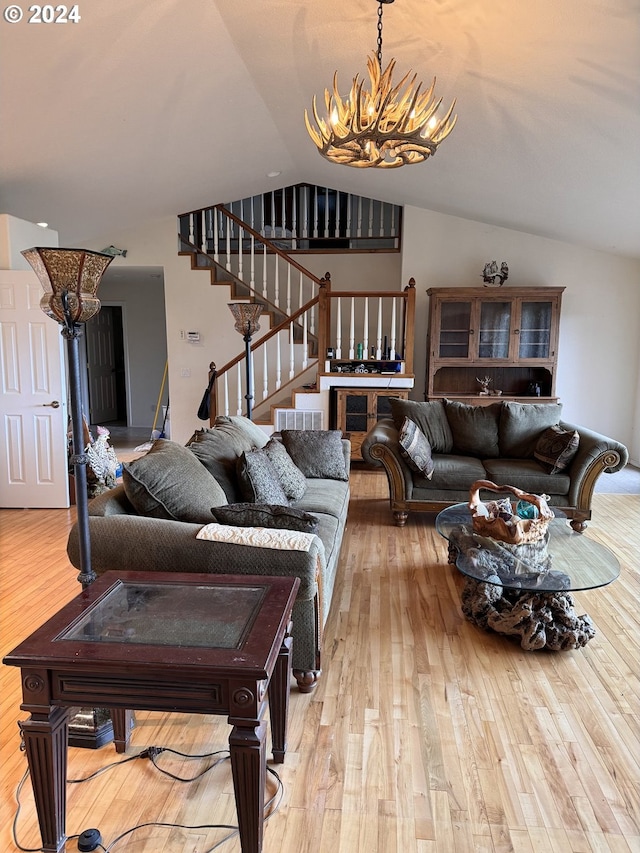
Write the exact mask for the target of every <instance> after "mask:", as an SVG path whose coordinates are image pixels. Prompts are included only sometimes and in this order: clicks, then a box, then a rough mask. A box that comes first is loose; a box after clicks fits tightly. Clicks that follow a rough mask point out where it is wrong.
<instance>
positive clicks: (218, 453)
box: [189, 424, 253, 503]
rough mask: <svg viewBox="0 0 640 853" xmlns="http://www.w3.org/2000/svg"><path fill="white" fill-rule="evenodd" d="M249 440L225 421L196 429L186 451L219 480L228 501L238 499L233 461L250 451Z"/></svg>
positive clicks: (234, 462)
mask: <svg viewBox="0 0 640 853" xmlns="http://www.w3.org/2000/svg"><path fill="white" fill-rule="evenodd" d="M252 447H253V443H252V442H251V440H250V439H249V438H248V437H247V435H246V433H243V432H242V431H241V430H239V429H238V428H237V427H236V426H234V425H233V424H225V425H220V426H217V427H214V428H213V429H204V430H202V431H198V432H196V434H195V436H194V437H193V438H192V439H191V441H190V443H189V450H190V451H191V453H193V454H194V456H196V457H197V458H198V459H199V460H200V462H201V463H202V464H203V465H204V467H205V468H206V469H207V470H208V471H209V473H210V474H211V475H212V476H213V477H214V479H216V480H217V481H218V483H220V485H221V486H222V488H223V489H224V493H225V495H226V496H227V502H228V503H235V502H236V501H237V500H238V498H239V486H238V477H237V474H236V461H237V459H238V457H239V456H240V454H241V453H244V452H245V451H246V450H251V449H252Z"/></svg>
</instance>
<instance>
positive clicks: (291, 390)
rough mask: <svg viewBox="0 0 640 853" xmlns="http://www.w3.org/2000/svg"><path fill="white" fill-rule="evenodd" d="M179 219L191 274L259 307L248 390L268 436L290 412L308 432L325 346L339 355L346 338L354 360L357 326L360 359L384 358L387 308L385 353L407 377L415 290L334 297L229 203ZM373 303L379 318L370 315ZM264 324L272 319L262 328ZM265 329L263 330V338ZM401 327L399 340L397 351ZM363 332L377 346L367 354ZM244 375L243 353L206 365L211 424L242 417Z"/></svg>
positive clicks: (326, 280)
mask: <svg viewBox="0 0 640 853" xmlns="http://www.w3.org/2000/svg"><path fill="white" fill-rule="evenodd" d="M179 223H180V225H179V241H180V243H179V246H180V248H179V254H180V255H184V256H188V257H189V258H190V263H191V268H192V270H199V271H204V272H207V273H208V274H209V276H210V281H211V284H212V285H214V286H220V285H222V286H227V287H229V293H230V297H231V299H232V300H238V301H242V300H247V301H251V302H258V303H260V304H261V305H262V306H263V308H262V314H261V317H260V324H261V331H260V333H259V334H260V337H259V339H257V340H255V341H253V342H252V343H251V347H250V351H251V358H252V368H253V369H252V371H251V373H252V374H253V388H252V389H251V391H252V396H253V420H255V421H256V422H258V423H261V424H262V425H264V427H265V430H266V431H267V432H271V431H274V430H277V428H278V424H277V420H276V416H278V417H279V418H280V420H282V418H283V417H284V418H285V420H286V419H287V418H288V414H285V415H284V416H283V415H282V412H283V411H284V412H285V413H287V412H289V413H294V414H293V415H292V416H293V418H294V420H296V421H299V420H302V421H303V422H304V425H305V426H308V425H309V423H310V422H311V423H312V422H313V418H309V417H308V416H307V415H298V414H295V413H300V412H302V413H304V412H313V411H314V409H313V400H310V399H309V397H310V395H314V394H316V395H317V394H318V376H319V375H321V374H323V373H324V372H325V356H326V354H327V351H328V350H329V349H330V348H332V349H333V350H334V353H335V355H336V358H338V359H341V358H342V354H343V347H342V339H343V337H344V338H345V339H346V338H348V346H346V347H345V348H344V350H345V352H344V355H345V357H347V358H351V359H355V358H356V349H355V329H356V327H357V328H358V329H359V332H358V338H359V339H362V340H363V341H364V352H363V356H364V358H363V361H367V360H368V359H369V358H370V356H371V357H372V356H373V355H376V354H377V357H378V359H379V358H380V357H381V355H382V349H381V348H382V342H383V334H382V328H383V315H384V314H385V310H384V308H383V305H384V304H386V305H387V307H388V306H389V305H391V308H389V310H388V311H387V312H386V313H387V317H386V321H385V325H384V328H385V335H384V340H385V341H387V340H389V341H391V348H390V351H393V355H394V357H395V356H396V352H398V353H399V354H400V355H401V357H402V359H403V361H404V363H405V370H407V362H408V363H409V372H411V373H412V353H413V315H414V308H415V290H414V289H413V286H412V284H410V286H409V287H408V288H406V289H405V291H390V292H389V291H386V292H384V293H381V292H378V291H374V292H369V293H366V292H353V293H352V292H349V293H332V291H331V277H330V274H329V273H328V272H327V273H326V274H325V276H324V277H323V278H321V279H320V278H318V277H317V276H315V275H314V274H313V273H312V272H310V271H309V270H308V269H306V268H305V267H304V266H303V265H302V264H300V263H299V262H298V261H297V260H296V259H295V258H293V257H291V255H290V254H289V253H288V252H286V251H285V250H284V249H283V248H281V245H280V243H281V241H277V242H276V241H274V240H272V239H270V238H268V237H267V236H266V235H265V233H263V232H264V230H265V229H264V228H262V231H258V230H257V229H256V228H254V227H252V225H251V224H250V223H248V222H246V221H244V220H243V219H241V218H240V217H239V216H238V215H236V214H235V213H234V212H233V211H232V210H230V209H229V208H228V206H226V205H215V206H213V207H210V208H206V209H202V210H199V211H192V212H190V213H187V214H182V215H181V216H180V217H179ZM398 300H400V310H399V311H398V310H397V308H398V306H397V302H398ZM370 301H371V305H372V306H376V307H377V313H376V311H375V309H374V310H371V311H370ZM333 305H335V306H336V308H335V310H332V306H333ZM345 305H346V306H347V308H346V310H345ZM263 318H264V319H265V320H267V321H268V322H265V323H263ZM345 320H346V326H347V327H348V331H347V329H346V328H345V322H344V321H345ZM265 326H268V330H267V331H266V332H264V333H263V331H262V329H263V328H264V327H265ZM387 327H388V328H387ZM398 330H400V333H401V338H400V339H398V344H397V346H396V338H397V331H398ZM387 332H388V334H387ZM407 333H408V334H409V335H410V337H411V340H410V342H409V340H408V339H407ZM369 336H371V338H372V340H374V341H375V346H373V347H372V348H371V351H370V348H369V345H368V339H369ZM246 373H247V371H246V363H245V352H244V350H243V351H242V352H240V353H239V354H238V355H237V356H235V357H234V358H233V359H231V360H230V361H229V362H227V363H226V364H224V365H223V366H222V367H217V366H216V365H215V364H214V363H213V362H212V363H211V365H210V369H209V379H210V380H212V381H211V389H212V390H211V397H210V418H211V423H213V421H214V419H215V417H216V416H217V415H218V414H242V413H244V402H243V401H245V395H246V393H247V388H246V379H245V376H246ZM360 378H362V377H360ZM354 381H356V382H357V381H358V380H357V378H356V379H355V380H354ZM325 420H326V419H325ZM328 427H329V424H327V423H324V428H328Z"/></svg>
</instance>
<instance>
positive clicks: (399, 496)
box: [361, 418, 413, 501]
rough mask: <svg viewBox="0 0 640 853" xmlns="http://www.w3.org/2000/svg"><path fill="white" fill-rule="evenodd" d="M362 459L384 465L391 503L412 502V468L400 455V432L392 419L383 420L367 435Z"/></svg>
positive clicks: (363, 444) (362, 446)
mask: <svg viewBox="0 0 640 853" xmlns="http://www.w3.org/2000/svg"><path fill="white" fill-rule="evenodd" d="M361 453H362V458H363V459H364V460H365V462H369V463H370V464H372V465H377V466H380V465H382V466H383V468H384V470H385V472H386V475H387V479H388V480H389V493H390V498H391V501H394V500H400V501H405V500H410V498H411V495H412V494H413V474H412V471H411V468H409V466H408V465H407V463H406V462H405V460H404V459H403V458H402V456H401V455H400V445H399V444H398V430H397V429H396V427H395V424H394V423H393V421H392V420H391V418H381V419H380V420H379V421H378V422H377V423H376V424H375V425H374V426H373V427H372V428H371V429H370V430H369V432H368V433H367V435H366V436H365V438H364V441H363V442H362V445H361Z"/></svg>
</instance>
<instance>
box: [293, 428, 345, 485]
mask: <svg viewBox="0 0 640 853" xmlns="http://www.w3.org/2000/svg"><path fill="white" fill-rule="evenodd" d="M282 441H283V444H284V446H285V448H286V449H287V452H288V454H289V456H290V457H291V458H292V459H293V462H294V464H295V465H297V467H298V468H299V469H300V470H301V471H302V473H303V474H304V476H305V477H309V479H327V480H348V479H349V472H348V471H347V468H346V465H345V458H344V451H343V449H342V432H341V431H340V430H339V429H329V430H322V429H283V430H282Z"/></svg>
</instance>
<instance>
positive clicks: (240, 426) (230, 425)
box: [214, 415, 269, 447]
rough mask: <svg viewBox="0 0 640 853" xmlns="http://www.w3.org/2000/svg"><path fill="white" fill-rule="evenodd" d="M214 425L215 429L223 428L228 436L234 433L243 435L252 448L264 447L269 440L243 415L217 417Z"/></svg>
mask: <svg viewBox="0 0 640 853" xmlns="http://www.w3.org/2000/svg"><path fill="white" fill-rule="evenodd" d="M214 424H215V426H216V427H224V428H225V429H227V430H228V432H229V433H230V434H235V432H236V431H238V432H241V433H243V434H244V435H245V436H246V437H247V438H248V439H249V441H250V442H251V444H252V445H253V447H264V446H265V444H266V443H267V441H268V440H269V437H268V436H267V434H266V432H265V431H264V430H262V429H260V427H259V426H257V425H256V424H254V422H253V421H252V420H249V418H245V417H244V416H243V415H218V417H217V418H216V419H215V421H214Z"/></svg>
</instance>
